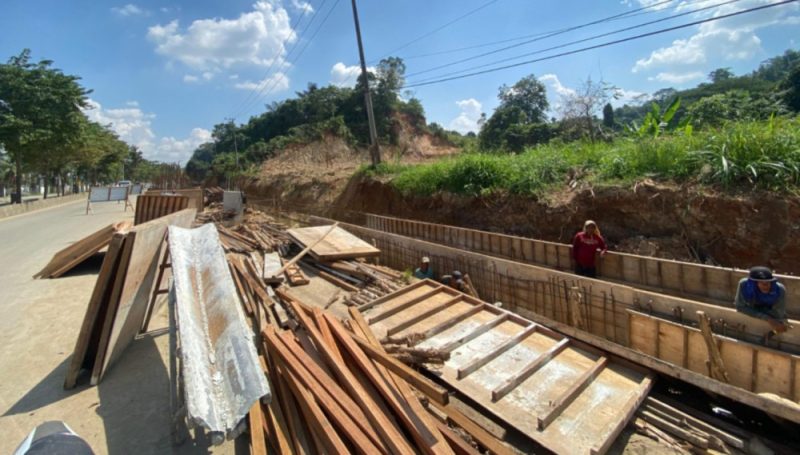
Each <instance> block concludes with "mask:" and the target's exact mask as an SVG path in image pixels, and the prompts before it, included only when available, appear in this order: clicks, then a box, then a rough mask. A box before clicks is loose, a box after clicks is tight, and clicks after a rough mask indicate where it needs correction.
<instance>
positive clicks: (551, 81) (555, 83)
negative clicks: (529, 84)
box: [539, 73, 575, 96]
mask: <svg viewBox="0 0 800 455" xmlns="http://www.w3.org/2000/svg"><path fill="white" fill-rule="evenodd" d="M539 81H540V82H543V83H544V84H548V85H550V87H551V88H552V89H553V90H554V91H555V92H556V93H558V94H559V95H561V96H574V95H575V90H574V89H571V88H569V87H565V86H564V85H563V84H562V83H561V81H560V80H559V79H558V76H556V75H555V74H552V73H551V74H545V75H542V76H539Z"/></svg>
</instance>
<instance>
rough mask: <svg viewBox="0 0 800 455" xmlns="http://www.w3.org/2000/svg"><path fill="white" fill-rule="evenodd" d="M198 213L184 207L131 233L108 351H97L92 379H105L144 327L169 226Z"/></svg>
mask: <svg viewBox="0 0 800 455" xmlns="http://www.w3.org/2000/svg"><path fill="white" fill-rule="evenodd" d="M195 214H196V210H195V209H186V210H182V211H180V212H176V213H173V214H171V215H167V216H165V217H162V218H157V219H155V220H152V221H149V222H147V223H144V224H141V225H139V226H135V227H134V228H132V229H131V231H130V232H129V233H128V235H127V239H126V247H125V249H126V250H128V252H127V255H128V256H129V257H128V259H127V263H126V264H121V265H120V269H121V270H123V269H124V267H123V266H127V268H126V269H125V270H124V274H121V276H120V275H118V276H117V277H116V280H117V282H116V284H115V285H116V286H117V287H118V289H119V297H118V300H116V301H114V300H112V301H111V306H112V307H113V308H116V311H115V313H114V317H113V319H112V320H111V322H110V326H109V330H108V340H107V342H106V343H105V344H107V347H106V349H105V352H101V353H98V354H99V355H102V356H101V357H98V360H100V361H99V362H97V361H96V363H95V368H94V371H93V372H92V383H95V384H96V383H97V382H99V381H100V380H101V379H102V377H103V375H104V374H105V372H106V371H107V370H108V368H109V366H110V365H111V364H113V363H114V362H115V361H116V360H118V359H119V357H120V355H121V354H122V352H123V351H124V350H125V348H126V347H128V345H129V344H130V342H131V341H133V339H134V338H135V337H136V335H137V334H138V333H139V330H140V328H141V327H142V322H143V320H144V317H145V313H146V311H147V305H148V302H149V300H150V295H151V292H152V290H153V286H154V281H155V276H156V272H157V269H158V264H159V259H160V258H161V256H160V255H161V251H162V245H163V241H164V236H165V235H166V232H167V227H168V226H178V227H184V228H187V227H190V226H191V225H192V222H193V221H194V217H195ZM123 258H124V256H123ZM101 346H102V345H101Z"/></svg>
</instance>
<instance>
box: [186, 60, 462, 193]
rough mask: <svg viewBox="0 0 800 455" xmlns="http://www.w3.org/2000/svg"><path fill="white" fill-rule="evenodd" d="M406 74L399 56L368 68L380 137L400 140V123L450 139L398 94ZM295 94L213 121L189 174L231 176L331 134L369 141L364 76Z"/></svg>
mask: <svg viewBox="0 0 800 455" xmlns="http://www.w3.org/2000/svg"><path fill="white" fill-rule="evenodd" d="M404 74H405V64H404V63H403V61H402V60H401V59H399V58H396V57H389V58H386V59H384V60H381V62H380V63H379V64H378V65H377V67H376V70H375V72H374V73H369V85H370V93H371V95H372V103H373V107H374V111H375V119H376V124H377V125H376V127H377V131H378V137H379V140H380V142H382V143H384V144H396V143H397V139H398V133H399V131H400V126H401V125H400V122H405V124H406V125H408V126H409V127H411V128H413V129H414V130H415V131H417V132H423V131H425V132H431V133H432V134H434V136H435V137H437V138H439V139H440V140H442V141H448V136H449V135H451V134H453V133H452V132H448V131H445V130H444V129H443V128H441V127H439V126H438V125H432V127H433V130H429V129H428V127H427V125H426V124H425V112H424V110H423V108H422V104H421V103H420V102H419V100H417V99H415V98H413V97H412V98H410V99H409V100H408V101H404V100H402V99H400V96H399V95H398V92H399V90H400V87H402V85H403V75H404ZM296 95H297V97H296V98H291V99H287V100H284V101H281V102H277V103H273V104H272V105H270V106H268V107H267V111H266V112H264V113H262V114H259V115H256V116H253V117H251V118H250V119H249V121H248V122H247V123H245V124H243V125H236V124H234V123H232V122H228V123H221V124H218V125H216V126H214V130H213V133H212V137H213V138H214V142H213V143H209V144H203V145H201V146H200V147H198V148H197V150H195V152H194V154H193V155H192V158H191V159H190V160H189V162H188V163H187V165H186V172H187V174H189V175H190V176H191V177H192V178H194V179H195V180H199V181H202V180H205V179H209V178H211V179H214V178H216V179H226V178H231V177H233V176H235V175H241V174H243V173H246V172H247V170H248V169H249V168H252V167H255V166H257V165H259V164H260V163H261V162H262V161H264V160H265V159H267V158H270V157H272V156H274V155H275V153H277V152H278V151H280V150H282V149H284V148H286V147H287V146H290V145H292V144H306V143H309V142H312V141H316V140H320V139H322V138H323V137H325V136H328V135H330V136H336V137H339V138H342V139H344V140H345V141H346V142H347V143H349V144H350V145H352V146H365V145H366V144H367V143H368V142H369V127H368V125H367V114H366V111H365V109H364V82H363V79H362V78H359V80H358V82H357V84H356V86H355V87H354V88H349V87H337V86H333V85H329V86H326V87H319V86H317V85H316V84H309V85H308V88H307V89H306V90H304V91H302V92H297V93H296ZM455 134H457V133H455ZM237 152H238V155H239V157H238V159H239V165H238V167H237V166H236V165H234V167H233V168H231V167H230V166H228V163H232V162H235V155H236V154H237Z"/></svg>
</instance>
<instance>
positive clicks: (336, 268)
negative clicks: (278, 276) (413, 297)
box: [303, 257, 408, 306]
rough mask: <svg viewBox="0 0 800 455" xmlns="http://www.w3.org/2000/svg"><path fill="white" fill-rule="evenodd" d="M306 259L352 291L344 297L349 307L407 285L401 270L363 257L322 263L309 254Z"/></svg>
mask: <svg viewBox="0 0 800 455" xmlns="http://www.w3.org/2000/svg"><path fill="white" fill-rule="evenodd" d="M303 262H304V263H306V264H308V265H310V266H312V267H314V268H316V269H318V270H319V272H318V275H319V276H320V277H322V278H324V279H325V280H327V281H329V282H331V283H332V284H334V285H336V286H338V287H340V288H342V289H343V290H345V291H347V292H349V295H348V296H347V297H346V298H344V299H343V303H344V304H345V305H348V306H359V305H364V304H366V303H368V302H371V301H372V300H375V299H377V298H379V297H382V296H384V295H386V294H389V293H391V292H394V291H396V290H398V289H400V288H401V287H403V286H405V285H406V284H408V282H407V281H405V280H404V279H403V274H402V273H400V272H397V271H394V270H392V269H390V268H387V267H381V266H379V265H375V264H370V263H368V262H365V261H363V260H362V261H359V260H354V259H351V260H337V261H332V262H321V261H318V260H315V259H312V258H308V257H306V258H304V259H303Z"/></svg>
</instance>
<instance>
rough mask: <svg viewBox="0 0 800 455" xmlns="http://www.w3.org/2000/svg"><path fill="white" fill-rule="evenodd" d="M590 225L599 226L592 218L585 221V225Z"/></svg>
mask: <svg viewBox="0 0 800 455" xmlns="http://www.w3.org/2000/svg"><path fill="white" fill-rule="evenodd" d="M589 226H594V227H597V223H595V222H594V221H592V220H586V222H585V223H583V227H589Z"/></svg>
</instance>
